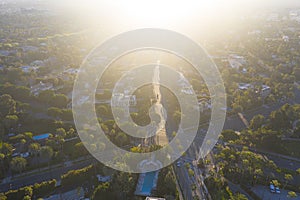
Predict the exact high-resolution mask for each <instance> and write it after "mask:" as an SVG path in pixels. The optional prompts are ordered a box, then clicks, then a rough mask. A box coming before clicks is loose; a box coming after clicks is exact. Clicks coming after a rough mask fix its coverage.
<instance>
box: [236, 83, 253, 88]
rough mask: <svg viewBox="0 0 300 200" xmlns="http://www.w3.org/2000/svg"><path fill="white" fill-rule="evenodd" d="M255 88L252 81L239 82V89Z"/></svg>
mask: <svg viewBox="0 0 300 200" xmlns="http://www.w3.org/2000/svg"><path fill="white" fill-rule="evenodd" d="M253 88H254V87H253V85H252V84H250V83H239V90H248V89H253Z"/></svg>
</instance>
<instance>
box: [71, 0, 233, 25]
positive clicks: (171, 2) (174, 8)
mask: <svg viewBox="0 0 300 200" xmlns="http://www.w3.org/2000/svg"><path fill="white" fill-rule="evenodd" d="M233 1H237V0H226V1H224V0H185V1H184V0H151V1H150V0H110V1H109V0H75V1H74V0H72V1H71V3H72V4H73V6H74V5H77V6H78V7H79V8H80V9H83V8H85V9H88V10H92V11H96V12H105V13H106V14H107V15H108V16H110V17H114V18H116V17H117V18H122V20H123V21H124V20H126V21H128V22H132V23H137V24H143V25H145V26H165V25H169V24H172V23H176V24H177V25H180V24H181V23H186V22H187V21H188V20H190V19H192V17H194V16H197V17H199V16H200V17H204V18H209V17H211V16H217V15H220V13H221V12H223V11H224V9H225V8H226V7H229V6H228V5H230V4H229V2H233ZM224 2H226V3H224ZM101 9H102V10H101ZM103 9H104V10H103ZM231 9H232V7H231ZM100 10H101V11H100Z"/></svg>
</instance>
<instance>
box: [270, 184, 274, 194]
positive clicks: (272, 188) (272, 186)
mask: <svg viewBox="0 0 300 200" xmlns="http://www.w3.org/2000/svg"><path fill="white" fill-rule="evenodd" d="M270 192H272V193H275V186H274V185H273V184H270Z"/></svg>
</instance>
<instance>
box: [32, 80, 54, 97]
mask: <svg viewBox="0 0 300 200" xmlns="http://www.w3.org/2000/svg"><path fill="white" fill-rule="evenodd" d="M52 89H53V84H52V83H43V82H42V81H41V82H40V83H38V84H36V85H34V86H31V87H30V90H31V93H32V94H33V95H35V96H37V95H38V94H39V93H40V92H41V91H44V90H52Z"/></svg>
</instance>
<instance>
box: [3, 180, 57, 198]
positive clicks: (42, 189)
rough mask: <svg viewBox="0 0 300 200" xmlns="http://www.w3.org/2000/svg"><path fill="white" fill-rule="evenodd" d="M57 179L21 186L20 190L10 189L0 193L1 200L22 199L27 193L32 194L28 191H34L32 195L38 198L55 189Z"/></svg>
mask: <svg viewBox="0 0 300 200" xmlns="http://www.w3.org/2000/svg"><path fill="white" fill-rule="evenodd" d="M55 184H56V180H55V179H53V180H50V181H44V182H41V183H36V184H34V185H33V186H32V185H30V186H26V187H22V188H19V189H18V190H9V191H8V192H6V193H4V194H0V200H5V199H7V200H22V199H23V198H24V196H25V195H30V194H28V193H32V194H31V195H32V196H34V197H36V198H38V197H44V196H46V195H48V194H50V193H51V192H53V191H54V189H55ZM30 191H31V192H30Z"/></svg>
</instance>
